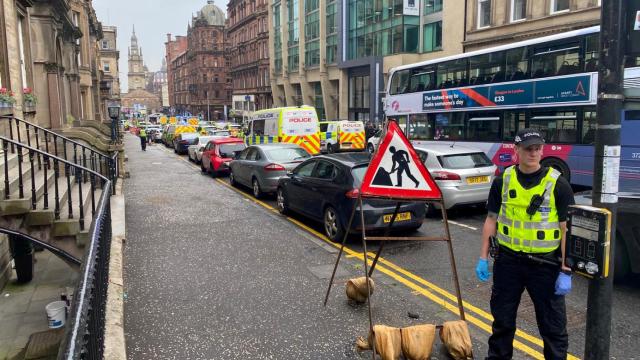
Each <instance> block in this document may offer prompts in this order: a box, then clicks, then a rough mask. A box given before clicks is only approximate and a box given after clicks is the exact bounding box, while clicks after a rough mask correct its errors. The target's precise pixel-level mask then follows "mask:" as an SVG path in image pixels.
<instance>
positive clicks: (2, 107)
mask: <svg viewBox="0 0 640 360" xmlns="http://www.w3.org/2000/svg"><path fill="white" fill-rule="evenodd" d="M11 114H13V104H12V103H9V102H5V101H0V115H11Z"/></svg>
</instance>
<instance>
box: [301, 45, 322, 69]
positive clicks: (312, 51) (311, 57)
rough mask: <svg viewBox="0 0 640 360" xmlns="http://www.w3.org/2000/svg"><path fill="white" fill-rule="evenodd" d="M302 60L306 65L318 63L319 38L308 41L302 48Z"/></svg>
mask: <svg viewBox="0 0 640 360" xmlns="http://www.w3.org/2000/svg"><path fill="white" fill-rule="evenodd" d="M304 51H305V53H304V60H305V65H306V66H318V65H320V40H314V41H311V42H308V43H307V44H306V46H305V48H304Z"/></svg>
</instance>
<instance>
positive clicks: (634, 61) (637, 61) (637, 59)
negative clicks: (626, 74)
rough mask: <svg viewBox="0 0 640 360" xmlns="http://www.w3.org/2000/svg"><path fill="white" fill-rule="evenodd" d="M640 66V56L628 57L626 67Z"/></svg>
mask: <svg viewBox="0 0 640 360" xmlns="http://www.w3.org/2000/svg"><path fill="white" fill-rule="evenodd" d="M636 66H640V56H627V57H626V61H625V63H624V67H636Z"/></svg>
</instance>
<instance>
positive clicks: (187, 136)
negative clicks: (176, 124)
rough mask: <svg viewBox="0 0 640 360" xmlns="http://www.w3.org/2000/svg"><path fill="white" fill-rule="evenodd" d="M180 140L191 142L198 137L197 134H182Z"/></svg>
mask: <svg viewBox="0 0 640 360" xmlns="http://www.w3.org/2000/svg"><path fill="white" fill-rule="evenodd" d="M181 135H182V140H193V139H195V138H197V137H198V134H197V133H182V134H181Z"/></svg>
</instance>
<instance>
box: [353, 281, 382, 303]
mask: <svg viewBox="0 0 640 360" xmlns="http://www.w3.org/2000/svg"><path fill="white" fill-rule="evenodd" d="M366 279H367V278H366V277H364V276H363V277H359V278H355V279H350V280H349V281H347V297H348V298H349V299H351V300H353V301H355V302H359V303H363V302H365V301H367V297H368V294H367V280H366ZM374 288H375V283H374V282H373V279H372V278H369V289H370V291H371V293H372V294H373V289H374Z"/></svg>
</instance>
